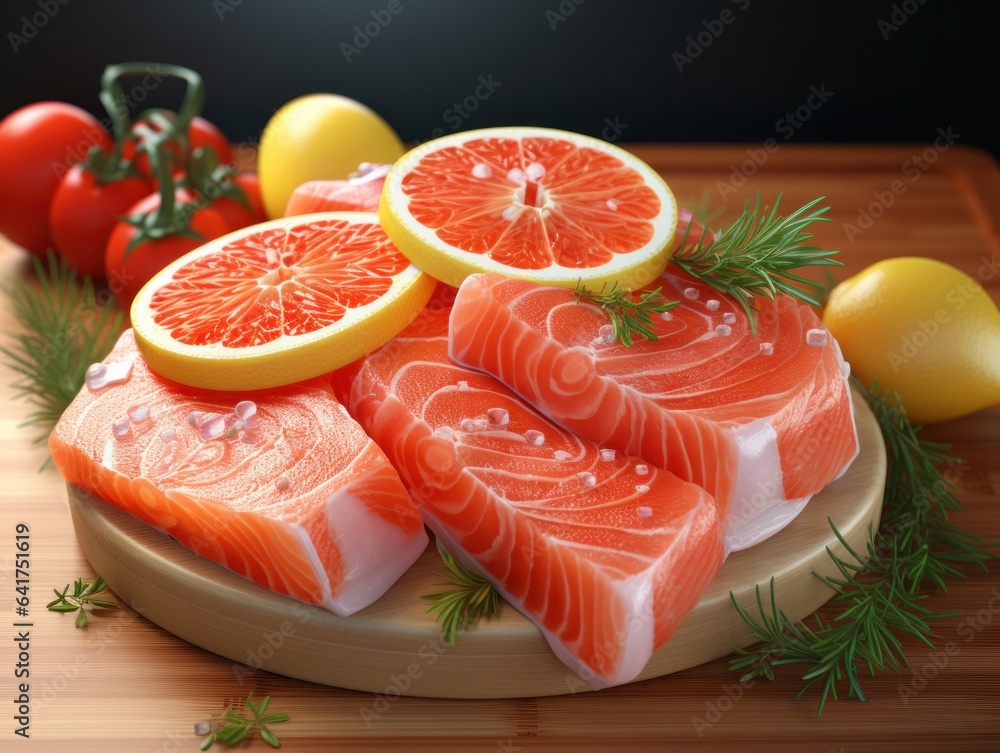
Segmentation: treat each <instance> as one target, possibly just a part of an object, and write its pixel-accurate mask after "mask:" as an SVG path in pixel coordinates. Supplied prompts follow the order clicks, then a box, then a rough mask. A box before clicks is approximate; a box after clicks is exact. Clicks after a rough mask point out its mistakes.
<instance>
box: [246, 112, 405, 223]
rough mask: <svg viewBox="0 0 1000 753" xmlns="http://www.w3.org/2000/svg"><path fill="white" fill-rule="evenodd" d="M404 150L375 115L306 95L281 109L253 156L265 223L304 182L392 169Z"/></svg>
mask: <svg viewBox="0 0 1000 753" xmlns="http://www.w3.org/2000/svg"><path fill="white" fill-rule="evenodd" d="M404 151H405V149H404V148H403V142H402V141H400V140H399V136H397V135H396V132H395V131H393V130H392V128H391V127H390V126H389V124H388V123H386V122H385V121H384V120H382V118H380V117H379V116H378V115H377V114H376V113H375V112H374V111H372V110H370V109H369V108H367V107H365V106H364V105H363V104H361V103H360V102H357V101H355V100H353V99H350V98H348V97H342V96H340V95H338V94H309V95H307V96H305V97H299V98H298V99H293V100H292V101H291V102H289V103H288V104H286V105H284V106H283V107H282V108H281V109H279V110H278V111H277V112H276V113H274V115H273V116H271V119H270V120H269V121H268V122H267V125H266V126H265V127H264V133H263V134H261V138H260V147H259V149H258V152H257V172H258V174H259V176H260V192H261V198H262V199H263V200H264V210H265V211H266V212H267V215H268V217H281V216H282V215H283V214H284V212H285V205H286V204H287V203H288V197H290V196H291V195H292V191H294V190H295V189H296V188H297V187H298V186H300V185H301V184H303V183H305V182H306V181H308V180H341V179H343V178H346V177H347V176H348V175H350V174H351V173H352V172H354V171H355V170H357V169H358V165H360V164H361V163H362V162H375V163H381V164H386V163H393V162H395V161H396V160H397V159H399V158H400V157H401V156H402V155H403V152H404Z"/></svg>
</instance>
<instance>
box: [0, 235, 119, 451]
mask: <svg viewBox="0 0 1000 753" xmlns="http://www.w3.org/2000/svg"><path fill="white" fill-rule="evenodd" d="M32 261H33V263H34V266H35V272H36V274H37V277H38V284H37V285H35V284H33V283H31V282H30V281H23V280H6V281H5V282H4V283H3V285H2V290H3V292H4V293H5V295H6V296H7V299H8V302H9V304H10V307H11V311H12V312H13V314H14V318H15V319H16V320H17V321H18V323H19V324H20V327H21V332H19V333H18V334H16V335H13V342H12V343H11V344H10V345H9V346H7V347H2V348H0V354H3V356H4V358H5V359H6V360H7V363H8V365H10V367H11V368H12V369H13V370H14V371H15V372H17V374H19V376H20V378H19V379H18V381H17V382H16V383H15V384H14V391H15V394H16V395H17V396H18V397H20V398H22V399H24V400H27V401H28V402H29V403H31V405H32V406H33V407H34V411H33V412H32V413H31V414H30V415H29V416H28V417H27V419H26V420H25V421H24V424H22V425H24V426H37V427H38V428H39V430H40V432H39V436H38V437H37V438H36V439H35V443H36V444H40V443H41V442H44V441H45V439H46V438H47V437H48V434H49V432H50V431H51V429H52V427H53V426H54V425H55V423H56V421H58V420H59V416H61V415H62V413H63V411H64V410H66V408H67V407H68V406H69V404H70V403H71V402H72V401H73V398H74V397H76V395H77V393H78V392H79V391H80V390H81V389H82V388H83V385H84V378H85V376H86V373H87V368H88V367H89V366H90V365H91V364H92V363H95V362H97V361H100V360H101V359H102V358H104V356H106V355H107V354H108V352H109V351H110V350H111V348H112V346H113V345H114V343H115V340H116V339H117V338H118V335H119V334H120V332H121V325H122V312H121V311H120V310H118V307H117V306H115V304H114V300H113V299H112V298H111V297H110V296H109V297H108V300H107V301H104V302H103V304H102V303H101V302H99V301H98V298H97V295H96V292H95V289H94V283H93V282H92V281H91V279H90V278H89V277H85V278H84V279H83V280H82V281H80V280H78V279H77V276H76V272H74V271H73V270H72V268H71V267H70V266H69V265H68V264H67V263H66V261H65V260H63V259H59V258H57V257H56V256H55V254H53V253H52V252H51V251H50V252H49V255H48V264H47V266H46V265H43V264H42V261H41V259H39V258H37V257H35V258H34V259H33V260H32Z"/></svg>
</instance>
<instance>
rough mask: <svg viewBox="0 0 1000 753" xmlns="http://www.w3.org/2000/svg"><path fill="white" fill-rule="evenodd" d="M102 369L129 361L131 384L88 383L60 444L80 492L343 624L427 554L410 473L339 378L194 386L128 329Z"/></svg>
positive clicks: (58, 460)
mask: <svg viewBox="0 0 1000 753" xmlns="http://www.w3.org/2000/svg"><path fill="white" fill-rule="evenodd" d="M104 364H105V366H106V367H108V368H110V369H118V368H121V369H122V370H123V371H124V370H125V369H128V368H129V365H131V366H130V371H129V373H128V377H127V378H126V379H125V380H124V381H120V382H117V383H111V384H108V385H107V386H104V387H103V388H101V389H97V390H91V389H90V388H88V387H84V388H83V390H82V391H81V392H80V394H79V395H78V396H77V397H76V399H75V400H74V401H73V403H72V404H71V405H70V407H69V408H68V409H67V410H66V412H65V413H64V414H63V416H62V418H61V419H60V420H59V423H58V424H57V425H56V427H55V429H54V430H53V432H52V434H51V436H50V437H49V448H50V450H51V452H52V459H53V461H54V462H55V465H56V467H57V468H58V469H59V471H60V473H62V475H63V477H64V478H65V479H66V480H67V481H69V482H70V483H72V484H76V485H77V486H81V487H83V488H84V489H87V490H89V491H91V492H93V493H94V494H96V495H98V496H100V497H102V498H103V499H105V500H107V501H108V502H110V503H111V504H113V505H115V506H117V507H120V508H121V509H123V510H125V511H126V512H129V513H131V514H132V515H134V516H136V517H137V518H139V519H140V520H143V521H145V522H146V523H148V524H149V525H151V526H154V527H156V528H158V529H160V530H162V531H164V532H166V533H168V534H170V535H171V536H173V537H174V538H175V539H177V541H179V542H180V543H181V544H183V545H184V546H186V547H188V548H189V549H191V550H193V551H195V552H197V553H198V554H200V555H201V556H203V557H206V558H208V559H210V560H212V561H213V562H217V563H219V564H220V565H224V566H225V567H227V568H229V569H230V570H232V571H233V572H235V573H238V574H239V575H242V576H244V577H246V578H249V579H250V580H252V581H253V582H254V583H257V584H259V585H261V586H263V587H264V588H267V589H270V590H271V591H275V592H277V593H280V594H284V595H286V596H290V597H292V598H294V599H298V600H300V601H303V602H307V603H309V604H316V605H318V606H321V607H324V608H326V609H328V610H330V611H331V612H334V613H336V614H339V615H349V614H352V613H353V612H356V611H357V610H359V609H362V608H363V607H365V606H367V605H369V604H371V603H372V602H373V601H375V600H376V599H377V598H378V597H379V596H381V595H382V594H383V593H384V592H385V591H386V590H387V589H388V588H389V586H391V585H392V584H393V583H394V582H395V581H396V579H397V578H398V577H399V576H400V575H402V574H403V572H405V571H406V569H407V568H409V566H410V565H411V564H413V562H414V561H416V559H417V558H418V557H419V556H420V554H421V552H423V550H424V548H425V547H426V544H427V535H426V533H425V531H424V526H423V524H422V522H421V519H420V514H419V512H418V511H417V509H416V506H415V505H414V504H413V502H412V501H411V500H410V498H409V495H408V494H407V492H406V489H405V488H404V487H403V485H402V483H401V481H400V479H399V476H398V475H397V474H396V472H395V471H394V470H393V469H392V466H391V465H390V464H389V462H388V461H387V460H386V457H385V455H384V454H383V453H382V451H381V450H379V448H378V447H377V446H376V445H375V443H374V442H372V441H371V440H370V439H369V438H368V437H367V436H366V435H365V433H364V432H363V431H362V430H361V427H359V426H358V424H357V423H356V422H355V421H354V420H352V419H351V417H350V416H349V415H348V414H347V411H346V410H345V409H344V407H343V406H342V405H340V404H339V403H338V402H337V400H336V399H335V398H334V396H333V392H332V390H331V388H330V384H329V380H328V379H325V378H319V379H315V380H312V381H309V382H303V383H300V384H296V385H291V386H288V387H279V388H275V389H272V390H268V391H267V392H266V394H265V393H249V394H235V393H229V392H213V391H208V390H198V389H194V388H190V387H183V386H181V385H178V384H176V383H174V382H170V381H168V380H166V379H163V378H161V377H159V376H157V375H156V374H154V373H153V372H151V371H150V370H149V368H148V367H147V366H146V365H145V363H144V362H143V360H142V357H141V355H140V354H139V352H138V350H137V348H136V345H135V339H134V338H133V336H132V331H131V330H128V331H127V332H125V333H124V334H123V335H122V336H121V338H120V339H119V341H118V343H117V344H116V345H115V348H114V350H112V352H111V353H110V355H108V357H107V358H106V359H105V361H104ZM92 368H93V367H92ZM248 402H249V403H250V404H252V405H253V406H254V408H255V412H253V415H250V416H248V417H247V420H246V421H245V422H242V421H241V419H240V418H239V416H238V415H237V413H236V412H235V411H236V409H237V406H239V411H240V413H241V415H243V416H247V414H249V413H252V411H251V410H250V409H249V407H248ZM236 421H241V423H244V424H245V425H244V426H243V427H242V428H241V426H240V424H238V423H235V422H236ZM220 433H221V436H216V435H217V434H220Z"/></svg>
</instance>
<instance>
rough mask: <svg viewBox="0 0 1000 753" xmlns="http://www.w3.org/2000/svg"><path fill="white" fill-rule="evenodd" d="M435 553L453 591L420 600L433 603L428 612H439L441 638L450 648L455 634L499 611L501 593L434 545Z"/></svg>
mask: <svg viewBox="0 0 1000 753" xmlns="http://www.w3.org/2000/svg"><path fill="white" fill-rule="evenodd" d="M437 550H438V554H440V555H441V560H442V562H444V564H445V567H447V568H448V570H447V571H446V572H441V573H439V574H440V575H441V576H442V577H444V578H447V579H448V581H449V582H450V583H451V584H452V585H453V586H454V589H453V590H450V591H441V592H439V593H434V594H427V595H424V596H421V597H420V598H421V599H425V600H427V601H432V602H434V603H433V604H431V606H430V607H429V608H428V610H427V611H428V612H431V613H434V612H437V613H438V618H439V619H440V621H441V634H442V637H443V638H444V639H445V640H446V641H448V643H450V644H451V645H452V646H454V645H455V641H456V639H457V638H458V631H459V629H460V628H461V629H462V630H468V629H469V627H470V626H471V625H472V624H473V623H474V622H476V621H477V620H478V619H479V618H480V617H487V616H491V615H495V614H497V613H498V612H499V611H500V594H499V593H497V590H496V588H495V587H494V586H493V584H492V583H490V582H489V581H488V580H487V579H486V578H484V577H483V576H482V575H480V574H479V573H476V572H473V571H472V570H470V569H469V568H467V567H466V566H465V565H463V564H462V563H461V562H459V561H458V560H456V559H455V558H454V557H453V556H452V555H451V554H449V552H448V551H447V550H446V549H445V548H444V547H442V546H441V542H440V540H439V541H438V544H437Z"/></svg>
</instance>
